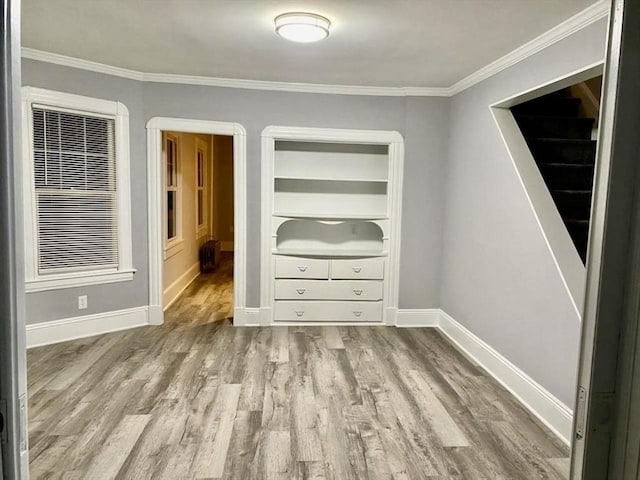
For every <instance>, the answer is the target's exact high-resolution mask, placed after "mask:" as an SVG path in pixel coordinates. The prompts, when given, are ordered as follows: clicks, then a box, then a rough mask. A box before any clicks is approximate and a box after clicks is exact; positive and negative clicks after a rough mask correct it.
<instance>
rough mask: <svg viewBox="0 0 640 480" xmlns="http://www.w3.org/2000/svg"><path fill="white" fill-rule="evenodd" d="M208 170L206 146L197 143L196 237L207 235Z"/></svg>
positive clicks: (200, 142)
mask: <svg viewBox="0 0 640 480" xmlns="http://www.w3.org/2000/svg"><path fill="white" fill-rule="evenodd" d="M206 202H207V168H206V145H205V144H204V142H202V141H201V140H200V139H198V140H197V141H196V236H197V237H198V238H200V237H202V236H204V235H206V234H207V207H206V205H207V203H206Z"/></svg>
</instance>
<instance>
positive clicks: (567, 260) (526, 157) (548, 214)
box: [489, 62, 603, 321]
mask: <svg viewBox="0 0 640 480" xmlns="http://www.w3.org/2000/svg"><path fill="white" fill-rule="evenodd" d="M602 70H603V63H602V62H596V63H594V64H591V65H587V66H585V67H583V68H580V69H578V70H575V71H573V72H570V73H567V74H564V75H561V76H559V77H557V78H554V79H551V80H549V81H547V82H545V83H543V84H541V85H537V86H535V87H532V88H529V89H527V90H525V91H522V92H519V93H516V94H514V95H510V96H509V97H507V98H504V99H502V100H500V101H498V102H495V103H493V104H491V105H489V110H490V111H491V115H492V117H493V119H494V121H495V123H496V127H497V129H498V132H499V133H500V137H501V138H502V141H503V143H504V145H505V148H506V150H507V153H508V154H509V158H511V162H512V163H513V166H514V169H515V171H516V174H517V175H518V179H519V181H520V184H521V185H522V188H523V190H524V193H525V196H526V198H527V201H528V202H529V205H530V207H531V210H532V211H533V215H534V217H535V219H536V222H537V223H538V227H539V228H540V231H541V233H542V236H543V238H544V241H545V244H546V246H547V248H548V250H549V253H550V255H551V258H552V259H553V262H554V264H555V266H556V269H557V270H558V273H559V275H560V279H561V280H562V283H563V285H564V287H565V289H566V291H567V293H568V295H569V298H570V300H571V303H572V305H573V309H574V311H575V312H576V315H577V320H578V321H580V320H581V318H582V309H583V306H584V305H583V304H584V294H585V282H586V280H585V279H586V270H585V267H584V264H583V263H582V260H581V259H580V257H579V255H578V251H577V250H576V247H575V245H574V243H573V240H571V237H570V236H569V232H568V230H567V227H566V226H565V225H564V222H563V221H562V217H561V216H560V213H559V211H558V208H557V207H556V204H555V202H554V200H553V198H552V197H551V193H550V192H549V189H548V187H547V186H546V184H545V182H544V180H543V178H542V175H541V174H540V170H539V168H538V166H537V165H536V162H535V159H534V158H533V156H532V155H531V150H530V149H529V147H528V145H527V144H526V141H525V139H524V137H523V136H522V132H521V130H520V128H519V127H518V125H517V123H516V121H515V119H514V117H513V114H512V113H511V111H510V110H509V108H510V107H512V106H514V105H517V104H519V103H522V102H526V101H528V100H531V99H533V98H536V97H540V96H543V95H546V94H548V93H551V92H554V91H556V90H559V89H561V88H565V87H568V86H570V85H573V84H575V83H578V82H582V81H584V80H587V79H589V78H593V77H595V76H597V75H600V74H602Z"/></svg>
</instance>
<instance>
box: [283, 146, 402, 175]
mask: <svg viewBox="0 0 640 480" xmlns="http://www.w3.org/2000/svg"><path fill="white" fill-rule="evenodd" d="M275 147H276V150H275V159H274V160H275V161H274V174H275V176H276V177H295V178H304V179H306V178H309V179H325V178H326V179H331V180H341V179H343V178H344V179H349V178H354V179H362V180H369V179H370V180H373V181H379V180H381V179H384V180H385V181H386V179H387V178H388V176H389V155H388V148H387V146H386V145H364V144H345V143H330V142H329V143H318V142H298V141H295V142H289V141H285V142H282V141H277V142H276V145H275Z"/></svg>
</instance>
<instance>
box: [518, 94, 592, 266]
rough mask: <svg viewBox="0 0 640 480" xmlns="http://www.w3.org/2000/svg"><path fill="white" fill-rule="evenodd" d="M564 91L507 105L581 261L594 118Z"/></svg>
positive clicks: (585, 235) (586, 227)
mask: <svg viewBox="0 0 640 480" xmlns="http://www.w3.org/2000/svg"><path fill="white" fill-rule="evenodd" d="M580 103H581V100H580V99H579V98H575V97H571V96H569V93H568V91H567V90H560V91H558V92H554V93H551V94H549V95H545V96H544V97H539V98H536V99H534V100H531V101H529V102H525V103H521V104H520V105H516V106H514V107H512V108H511V112H512V113H513V115H514V117H515V119H516V122H517V123H518V126H519V127H520V130H521V131H522V134H523V135H524V138H525V140H526V141H527V144H528V145H529V149H530V150H531V154H532V155H533V158H534V159H535V161H536V163H537V164H538V168H539V169H540V173H541V174H542V178H543V179H544V181H545V183H546V184H547V188H549V191H550V192H551V196H552V197H553V200H554V202H555V204H556V206H557V207H558V211H559V212H560V216H561V217H562V220H563V221H564V224H565V225H566V227H567V230H568V231H569V235H570V236H571V239H572V240H573V243H574V245H575V246H576V249H577V250H578V254H579V255H580V258H582V261H583V262H584V261H585V258H586V254H587V241H588V238H589V216H590V213H591V193H592V190H593V172H594V164H595V157H596V141H595V140H591V131H592V129H593V125H594V122H595V119H594V118H584V117H582V116H581V115H580Z"/></svg>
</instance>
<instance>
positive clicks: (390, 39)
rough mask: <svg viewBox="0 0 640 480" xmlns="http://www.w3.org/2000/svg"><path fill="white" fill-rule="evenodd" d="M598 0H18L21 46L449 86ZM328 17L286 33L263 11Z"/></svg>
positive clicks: (239, 73) (152, 68)
mask: <svg viewBox="0 0 640 480" xmlns="http://www.w3.org/2000/svg"><path fill="white" fill-rule="evenodd" d="M595 1H596V0H298V1H295V0H278V1H274V0H22V42H23V46H24V47H29V48H34V49H38V50H44V51H48V52H53V53H58V54H62V55H67V56H71V57H76V58H81V59H84V60H91V61H94V62H100V63H104V64H108V65H113V66H118V67H122V68H127V69H132V70H136V71H140V72H145V73H171V74H183V75H202V76H210V77H220V78H235V79H247V80H267V81H281V82H304V83H316V84H334V85H365V86H380V87H448V86H450V85H452V84H454V83H455V82H457V81H459V80H461V79H462V78H464V77H466V76H467V75H469V74H471V73H473V72H474V71H476V70H478V69H479V68H481V67H483V66H485V65H486V64H488V63H490V62H492V61H494V60H496V59H497V58H499V57H501V56H503V55H505V54H507V53H509V52H510V51H512V50H513V49H515V48H517V47H519V46H520V45H522V44H524V43H526V42H527V41H529V40H532V39H533V38H535V37H536V36H538V35H540V34H541V33H544V32H545V31H547V30H549V29H550V28H552V27H553V26H555V25H557V24H559V23H561V22H562V21H564V20H566V19H567V18H569V17H571V16H572V15H574V14H576V13H578V12H580V11H581V10H583V9H584V8H586V7H588V6H589V5H591V4H593V3H595ZM287 11H310V12H314V13H319V14H321V15H324V16H326V17H328V18H329V19H331V21H332V29H331V35H330V36H329V38H328V39H326V40H324V41H321V42H318V43H314V44H296V43H291V42H288V41H286V40H284V39H282V38H280V37H278V36H276V35H275V33H274V30H273V18H274V17H275V16H276V15H278V14H280V13H283V12H287Z"/></svg>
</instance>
